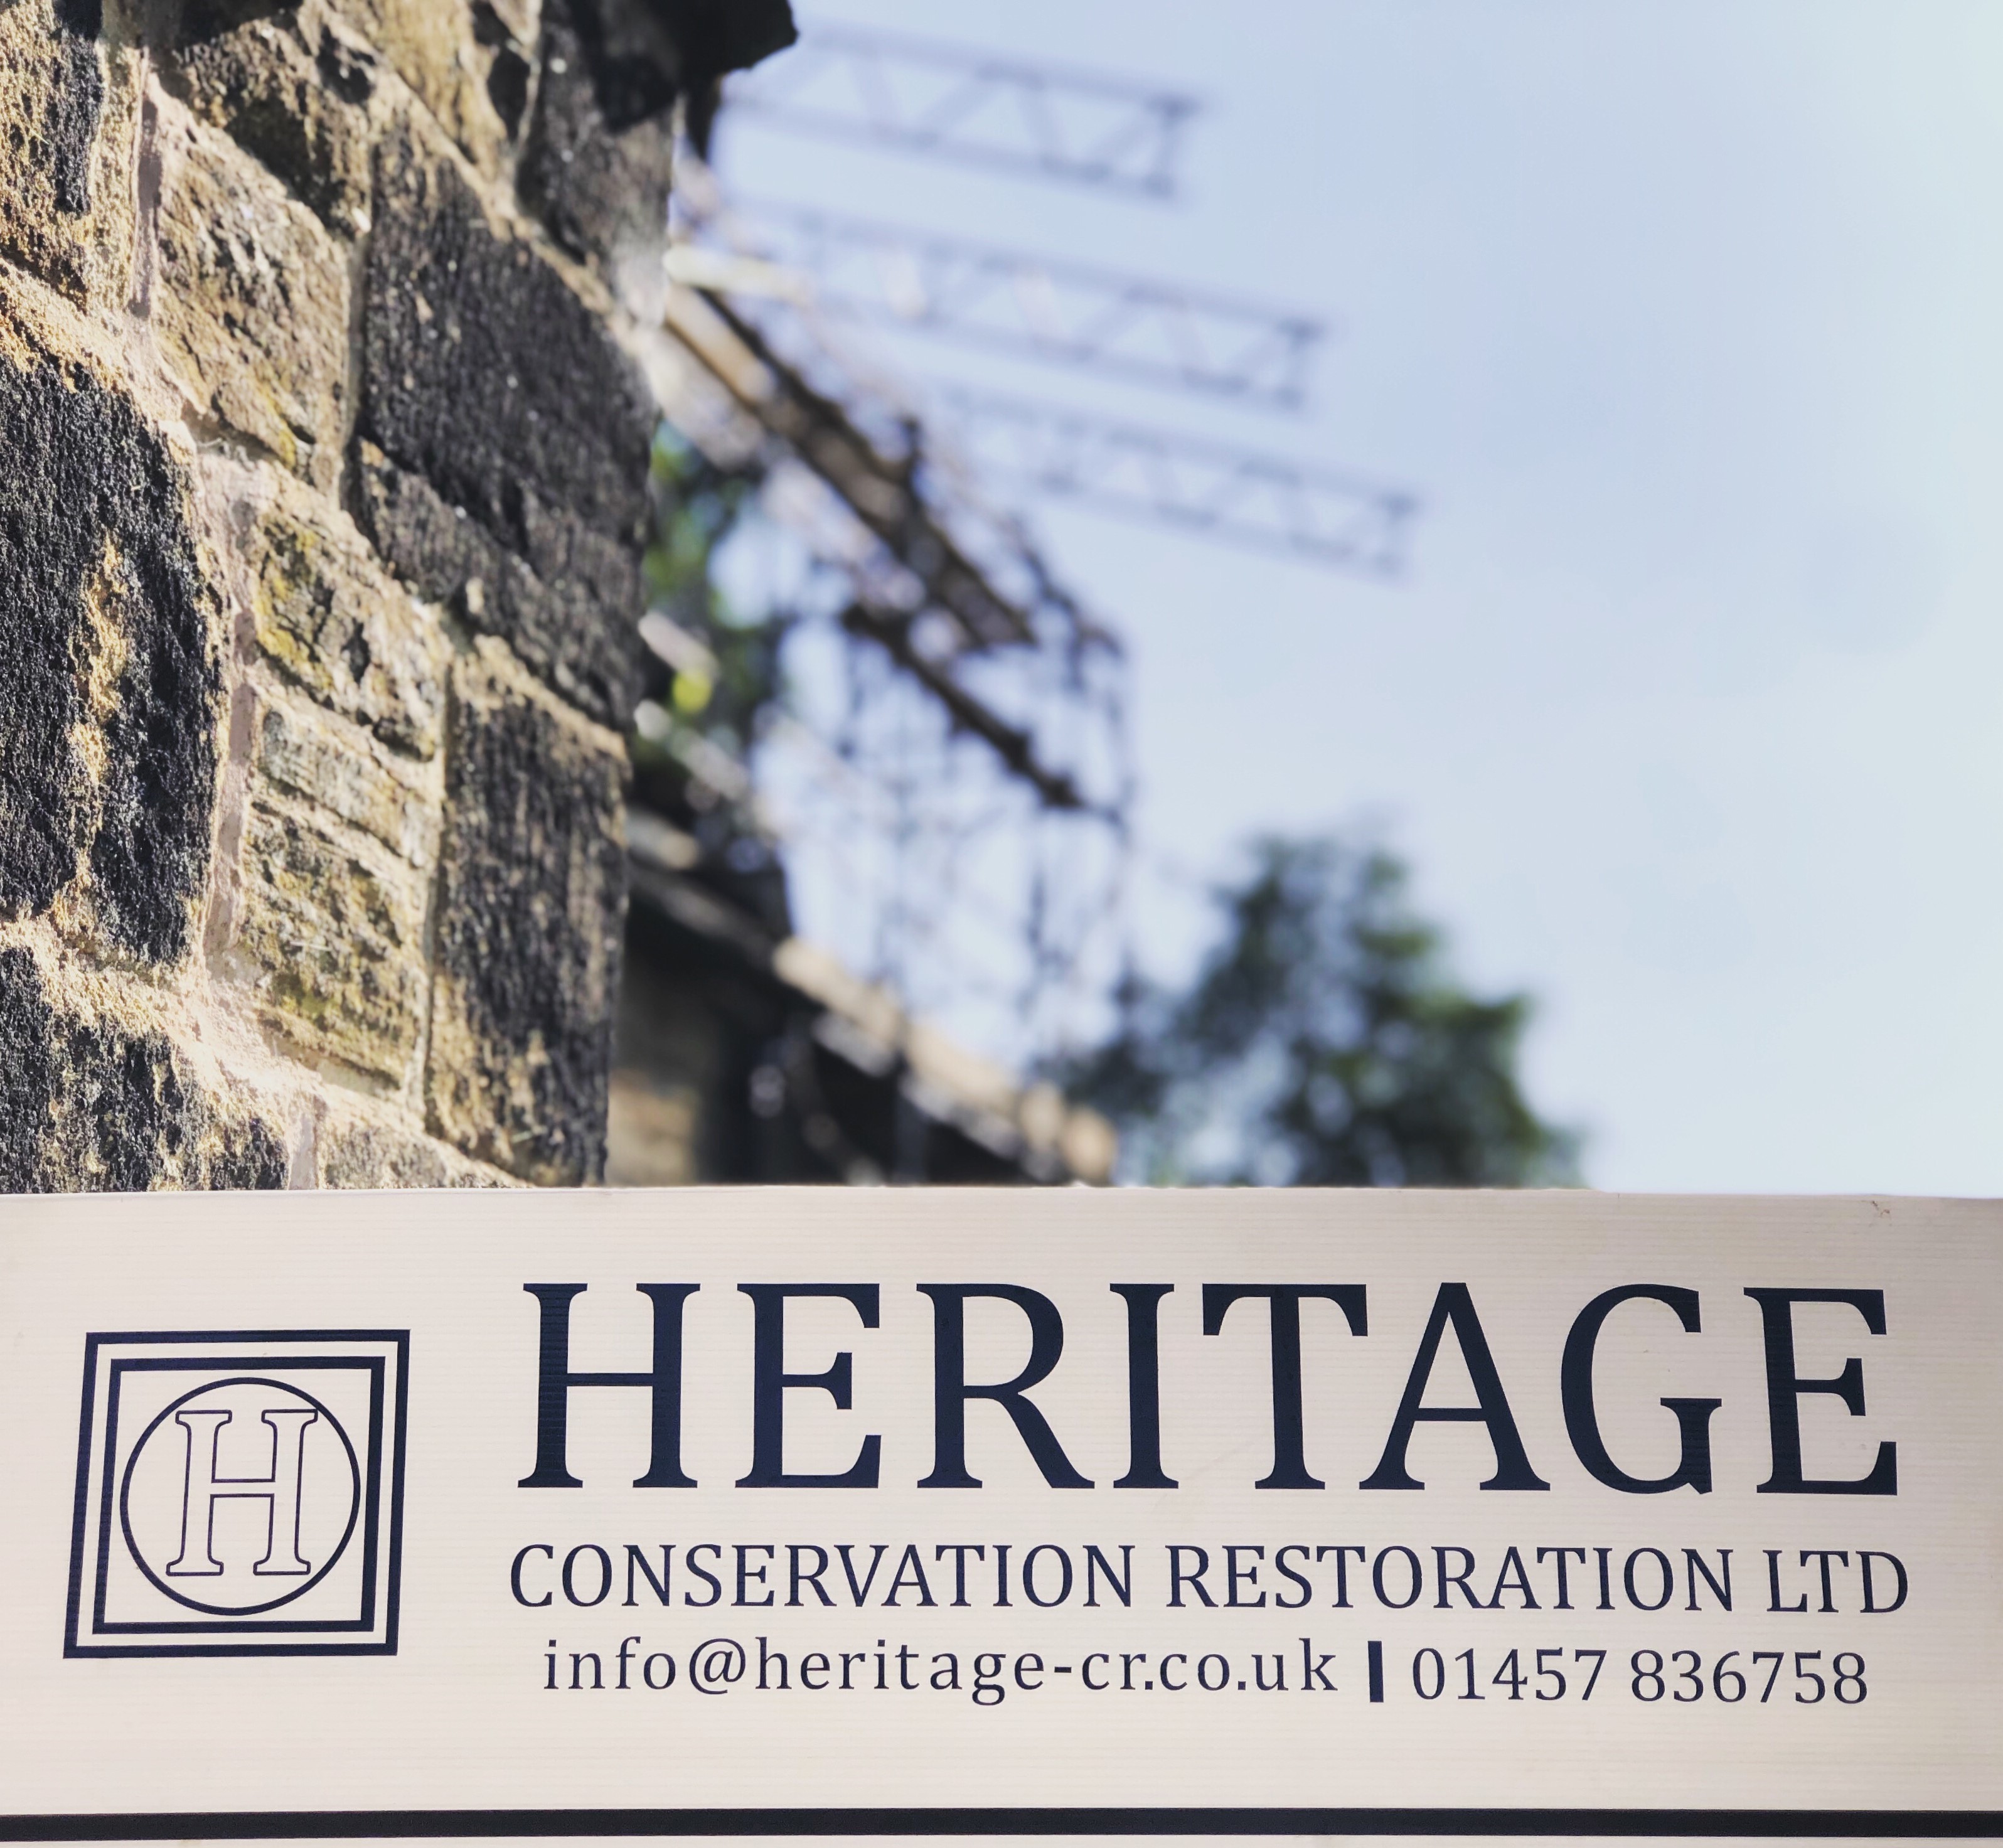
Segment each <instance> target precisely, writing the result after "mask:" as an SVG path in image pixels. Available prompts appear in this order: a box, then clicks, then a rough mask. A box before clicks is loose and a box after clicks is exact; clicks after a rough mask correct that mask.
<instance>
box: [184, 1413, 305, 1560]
mask: <svg viewBox="0 0 2003 1848" xmlns="http://www.w3.org/2000/svg"><path fill="white" fill-rule="evenodd" d="M258 1383H259V1384H260V1385H271V1384H274V1382H268V1381H266V1382H258ZM258 1416H259V1417H260V1419H261V1420H263V1421H264V1423H265V1424H268V1425H269V1426H270V1427H271V1469H270V1471H269V1472H267V1474H265V1475H263V1476H219V1475H218V1474H217V1473H216V1467H215V1461H216V1453H217V1452H218V1451H219V1450H220V1449H221V1448H222V1431H223V1427H224V1426H225V1425H227V1424H231V1423H232V1421H233V1420H235V1418H236V1413H235V1412H234V1411H232V1410H230V1409H229V1407H227V1406H224V1407H222V1408H221V1409H213V1408H211V1409H209V1410H202V1411H193V1410H187V1408H185V1407H184V1409H183V1410H180V1411H178V1412H177V1413H175V1414H174V1422H175V1424H178V1425H179V1426H180V1427H181V1429H182V1430H183V1431H185V1432H186V1433H187V1461H186V1462H185V1464H184V1466H183V1469H182V1472H181V1547H180V1552H179V1553H176V1554H175V1555H174V1556H173V1559H171V1560H169V1561H168V1563H167V1577H170V1578H220V1577H222V1576H223V1571H224V1568H223V1565H222V1561H221V1560H218V1559H217V1558H216V1556H215V1504H217V1503H218V1501H260V1502H262V1503H263V1504H264V1507H265V1509H266V1511H267V1514H268V1516H269V1528H268V1532H267V1539H266V1542H265V1546H264V1557H263V1558H262V1559H260V1560H258V1561H257V1563H256V1564H254V1565H253V1566H252V1567H251V1568H250V1571H251V1574H252V1576H253V1577H258V1578H263V1577H273V1578H291V1577H304V1576H305V1575H306V1574H307V1573H309V1572H310V1571H312V1570H313V1563H312V1562H311V1561H310V1560H302V1559H301V1558H300V1557H299V1497H300V1492H301V1490H302V1489H303V1488H304V1487H305V1485H306V1427H307V1426H308V1425H309V1424H317V1423H318V1422H319V1421H320V1413H319V1411H318V1410H317V1409H316V1408H315V1407H313V1406H277V1407H271V1406H267V1407H266V1409H265V1410H263V1411H262V1412H260V1413H259V1414H258ZM257 1484H261V1485H263V1486H253V1485H257ZM281 1548H283V1549H284V1551H283V1553H281V1552H280V1549H281Z"/></svg>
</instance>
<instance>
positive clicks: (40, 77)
mask: <svg viewBox="0 0 2003 1848" xmlns="http://www.w3.org/2000/svg"><path fill="white" fill-rule="evenodd" d="M102 34H103V18H102V6H101V5H100V0H15V3H14V4H13V5H9V6H5V7H0V253H5V255H6V256H8V257H11V258H12V259H13V260H15V261H16V263H19V264H22V265H23V267H26V268H27V269H30V270H32V271H33V272H34V273H35V274H37V275H38V276H40V278H42V280H43V281H45V282H47V283H49V284H51V285H53V286H54V287H55V288H59V289H61V290H62V291H63V292H65V294H68V295H72V296H74V297H75V298H77V299H83V298H84V297H86V295H89V293H90V292H91V289H92V285H93V282H94V281H103V283H105V284H107V285H112V286H116V285H117V284H118V283H119V282H120V281H122V278H121V276H120V275H119V274H118V272H120V271H122V268H123V262H122V260H123V258H124V256H125V254H126V253H127V252H128V250H129V248H130V228H131V210H130V206H129V202H128V197H127V195H126V194H125V192H124V189H123V188H122V187H120V186H119V185H117V183H116V182H117V178H118V176H119V174H120V172H121V167H122V164H123V162H124V158H125V156H126V154H127V152H128V149H129V145H130V129H131V106H130V105H131V99H130V96H129V95H128V94H126V93H124V92H123V90H122V89H121V86H117V85H115V84H114V83H113V82H111V81H110V77H111V72H110V71H109V70H108V69H107V52H106V50H105V47H103V44H101V43H100V40H101V37H102Z"/></svg>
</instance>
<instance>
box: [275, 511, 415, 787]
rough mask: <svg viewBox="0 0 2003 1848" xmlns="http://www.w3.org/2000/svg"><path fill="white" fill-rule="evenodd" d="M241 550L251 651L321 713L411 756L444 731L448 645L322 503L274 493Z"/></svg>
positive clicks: (360, 543) (353, 532)
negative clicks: (252, 628) (253, 639)
mask: <svg viewBox="0 0 2003 1848" xmlns="http://www.w3.org/2000/svg"><path fill="white" fill-rule="evenodd" d="M244 551H245V555H246V558H247V560H248V561H249V564H250V570H251V572H252V574H253V580H254V582H253V590H252V593H251V610H252V615H253V619H254V620H255V623H256V627H257V643H258V645H259V646H260V648H262V649H263V650H264V652H265V653H266V654H267V655H269V656H270V657H271V659H272V661H273V662H275V663H276V664H277V665H278V667H279V669H281V671H282V672H284V673H285V675H286V676H288V678H289V679H292V680H295V681H296V682H297V683H299V686H302V687H303V688H304V689H305V690H306V692H307V693H310V694H311V695H312V696H313V698H314V699H316V700H318V701H319V702H320V704H322V705H323V706H325V707H327V708H328V710H329V711H334V712H337V713H339V714H341V717H342V718H349V719H352V720H354V721H355V723H356V724H357V725H362V726H365V727H366V728H368V729H369V731H371V732H373V733H374V734H375V735H376V737H378V738H379V739H381V740H382V741H383V743H385V744H386V745H389V746H391V747H392V748H393V749H397V750H400V751H404V752H407V753H409V754H410V755H411V756H415V757H430V756H434V755H435V753H436V752H437V750H438V746H439V735H440V733H441V730H442V726H443V725H444V716H445V658H446V640H445V638H444V637H443V635H442V634H440V633H439V630H438V627H437V625H436V624H435V623H433V622H432V620H431V619H430V618H429V617H427V616H425V613H423V612H422V611H421V610H418V608H416V607H415V606H414V605H413V604H412V603H411V599H409V597H408V596H406V595H405V594H404V591H403V590H402V589H400V587H399V586H398V585H397V584H396V583H394V582H393V581H392V580H391V579H390V578H389V577H387V576H386V575H385V574H384V573H383V571H382V570H381V569H380V568H379V567H378V566H377V564H376V561H375V559H374V557H373V556H372V554H371V553H370V551H369V548H368V547H367V546H366V545H365V544H364V543H362V540H361V538H360V536H358V534H357V533H355V530H354V529H352V528H351V526H349V525H348V522H347V521H346V520H345V519H343V518H342V517H341V515H338V514H337V513H336V512H334V509H333V508H331V507H330V506H329V505H327V504H326V503H324V502H323V501H319V500H317V499H316V498H315V497H313V496H311V495H308V494H299V493H296V492H291V493H281V494H280V495H279V496H278V499H277V500H276V501H274V503H273V504H272V505H269V506H267V507H266V508H264V510H263V511H262V512H260V514H259V515H258V516H257V520H256V522H255V524H254V525H253V528H252V529H251V532H250V536H249V538H248V540H246V543H245V547H244Z"/></svg>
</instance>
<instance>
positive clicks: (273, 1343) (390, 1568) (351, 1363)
mask: <svg viewBox="0 0 2003 1848" xmlns="http://www.w3.org/2000/svg"><path fill="white" fill-rule="evenodd" d="M409 1341H410V1337H409V1336H408V1335H407V1333H399V1332H354V1331H341V1332H337V1333H305V1332H299V1333H276V1334H264V1333H249V1334H127V1335H92V1336H89V1338H88V1339H87V1340H86V1342H85V1343H84V1367H83V1426H82V1435H81V1437H80V1438H79V1443H78V1450H77V1472H76V1525H75V1532H74V1535H73V1536H72V1543H71V1555H70V1585H69V1619H68V1630H67V1632H66V1633H65V1641H64V1653H65V1654H68V1655H73V1656H96V1655H369V1654H374V1655H390V1654H395V1652H396V1647H397V1575H398V1568H399V1566H400V1560H401V1553H402V1539H403V1500H404V1396H405V1370H406V1369H405V1362H406V1358H407V1350H408V1347H409Z"/></svg>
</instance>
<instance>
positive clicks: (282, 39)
mask: <svg viewBox="0 0 2003 1848" xmlns="http://www.w3.org/2000/svg"><path fill="white" fill-rule="evenodd" d="M165 75H166V82H168V84H169V86H170V88H171V89H172V90H173V93H175V94H176V95H177V96H180V97H181V98H182V99H183V100H184V101H185V102H186V103H187V104H188V106H189V107H190V108H191V109H192V110H194V114H196V115H197V116H198V117H200V118H201V120H202V121H204V122H207V123H208V124H211V126H213V127H215V128H221V129H222V130H224V131H226V132H227V133H228V134H229V135H230V136H231V137H232V138H233V139H234V140H235V141H236V142H237V143H238V144H239V145H240V146H242V147H243V148H245V149H246V150H247V151H248V152H250V153H252V154H253V155H256V156H257V159H259V160H260V161H262V162H264V165H265V166H267V167H269V168H270V169H271V171H272V172H273V173H275V174H276V175H277V176H278V177H279V178H280V179H281V180H283V181H284V182H285V184H286V185H287V186H288V187H291V188H292V191H293V193H294V194H295V195H296V196H297V197H299V199H300V200H302V201H303V202H304V203H305V204H306V205H307V206H308V207H309V208H311V209H312V210H313V211H315V212H316V213H318V214H319V215H320V218H322V219H323V221H324V222H326V223H327V225H329V226H330V228H331V229H334V230H336V231H337V232H341V234H342V235H344V236H352V235H353V234H354V233H355V232H358V231H362V230H365V229H367V228H368V224H369V133H370V130H369V110H368V105H369V102H370V100H372V98H373V97H374V96H375V95H376V90H377V86H378V83H379V77H380V63H379V59H378V58H377V57H376V54H375V53H374V52H373V51H371V50H370V49H369V47H367V46H365V45H364V44H361V43H359V42H358V40H355V38H354V37H353V36H352V35H351V34H349V33H342V32H341V31H338V30H336V29H335V28H334V26H333V25H332V23H330V21H329V20H328V19H326V18H325V17H324V16H323V14H322V12H321V9H320V8H319V7H318V6H316V5H313V4H312V3H311V0H309V3H308V4H307V5H304V6H302V7H297V8H283V9H279V10H278V11H277V12H274V14H273V15H272V16H271V17H270V18H269V19H251V20H248V21H246V22H243V23H235V22H233V21H232V20H230V19H227V18H218V17H216V16H215V15H214V13H213V12H209V13H207V14H201V13H198V15H197V16H195V17H194V18H192V19H188V20H187V21H184V25H183V28H182V33H181V42H180V45H179V46H178V47H177V48H176V51H175V53H174V54H173V58H171V59H170V61H168V63H167V65H166V72H165Z"/></svg>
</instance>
